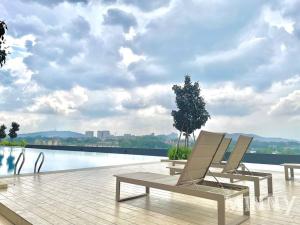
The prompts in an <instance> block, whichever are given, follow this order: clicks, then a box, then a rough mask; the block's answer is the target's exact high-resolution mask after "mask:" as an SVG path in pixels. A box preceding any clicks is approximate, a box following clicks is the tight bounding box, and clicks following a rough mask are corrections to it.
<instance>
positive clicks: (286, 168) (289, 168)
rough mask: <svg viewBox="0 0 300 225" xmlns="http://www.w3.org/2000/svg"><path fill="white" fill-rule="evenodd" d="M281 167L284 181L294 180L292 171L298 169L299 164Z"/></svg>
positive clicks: (285, 164) (287, 164) (288, 164)
mask: <svg viewBox="0 0 300 225" xmlns="http://www.w3.org/2000/svg"><path fill="white" fill-rule="evenodd" d="M281 165H282V166H284V175H285V180H286V181H289V180H294V178H295V174H294V169H300V164H296V163H284V164H281ZM289 171H290V174H291V176H289Z"/></svg>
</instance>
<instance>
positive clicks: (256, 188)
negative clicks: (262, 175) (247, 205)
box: [254, 180, 260, 202]
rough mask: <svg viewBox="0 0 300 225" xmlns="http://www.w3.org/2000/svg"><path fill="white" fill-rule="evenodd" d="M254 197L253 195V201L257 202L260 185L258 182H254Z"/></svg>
mask: <svg viewBox="0 0 300 225" xmlns="http://www.w3.org/2000/svg"><path fill="white" fill-rule="evenodd" d="M254 195H255V200H256V201H258V202H259V200H260V183H259V180H255V181H254Z"/></svg>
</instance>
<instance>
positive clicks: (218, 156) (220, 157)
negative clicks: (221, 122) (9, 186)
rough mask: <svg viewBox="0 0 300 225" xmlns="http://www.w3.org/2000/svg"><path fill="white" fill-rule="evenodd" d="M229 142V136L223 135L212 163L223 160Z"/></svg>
mask: <svg viewBox="0 0 300 225" xmlns="http://www.w3.org/2000/svg"><path fill="white" fill-rule="evenodd" d="M230 143H231V138H226V137H225V138H224V139H223V140H222V142H221V144H220V146H219V148H218V150H217V153H216V155H215V157H214V159H213V161H212V163H220V162H221V161H222V160H223V158H224V155H225V152H226V150H227V148H228V146H229V145H230Z"/></svg>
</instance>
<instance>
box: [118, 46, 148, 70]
mask: <svg viewBox="0 0 300 225" xmlns="http://www.w3.org/2000/svg"><path fill="white" fill-rule="evenodd" d="M119 53H120V55H121V57H122V60H121V65H124V66H126V67H128V66H129V65H130V64H131V63H134V62H139V61H141V60H146V57H145V56H144V55H137V54H135V53H134V52H133V51H132V50H131V49H130V48H126V47H121V48H120V49H119Z"/></svg>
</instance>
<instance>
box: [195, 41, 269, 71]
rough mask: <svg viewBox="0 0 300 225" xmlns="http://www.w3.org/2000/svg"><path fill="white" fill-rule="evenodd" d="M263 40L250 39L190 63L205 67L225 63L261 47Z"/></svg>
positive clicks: (197, 57) (199, 57) (198, 57)
mask: <svg viewBox="0 0 300 225" xmlns="http://www.w3.org/2000/svg"><path fill="white" fill-rule="evenodd" d="M264 41H265V39H264V38H261V37H255V38H251V39H250V40H246V41H243V42H241V43H240V44H239V45H238V46H237V47H236V48H234V49H230V50H226V51H220V52H214V53H209V54H206V55H202V56H196V59H195V60H194V61H193V62H192V64H194V65H199V66H205V65H206V64H210V63H219V62H227V61H231V60H234V59H237V58H239V57H241V56H243V55H246V54H249V52H250V51H252V50H253V49H255V48H257V47H259V46H262V45H263V43H264Z"/></svg>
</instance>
